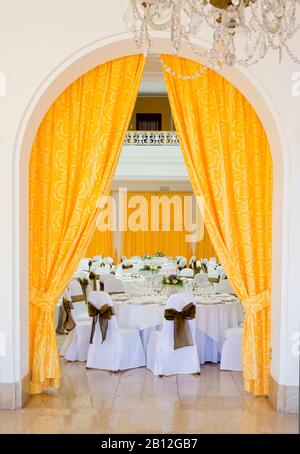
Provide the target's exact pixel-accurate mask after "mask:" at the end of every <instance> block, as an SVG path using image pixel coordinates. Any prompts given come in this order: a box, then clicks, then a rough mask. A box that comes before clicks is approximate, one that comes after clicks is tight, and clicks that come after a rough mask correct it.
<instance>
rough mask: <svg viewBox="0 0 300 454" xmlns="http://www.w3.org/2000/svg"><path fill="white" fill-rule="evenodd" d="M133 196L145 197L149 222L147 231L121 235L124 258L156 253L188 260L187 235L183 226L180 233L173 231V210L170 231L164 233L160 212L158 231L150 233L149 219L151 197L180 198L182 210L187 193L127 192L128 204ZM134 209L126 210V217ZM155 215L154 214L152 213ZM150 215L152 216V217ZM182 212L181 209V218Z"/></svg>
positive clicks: (189, 245)
mask: <svg viewBox="0 0 300 454" xmlns="http://www.w3.org/2000/svg"><path fill="white" fill-rule="evenodd" d="M135 196H143V197H145V199H146V201H147V205H148V220H149V230H139V231H136V232H134V231H131V230H127V231H125V232H123V234H122V254H123V255H125V256H126V257H130V256H133V255H144V254H150V255H151V254H155V253H157V252H163V253H164V254H166V255H170V256H176V255H183V256H184V257H187V258H189V257H190V256H191V254H192V250H191V243H189V242H187V241H186V234H187V233H188V232H187V231H186V230H185V228H184V226H183V229H182V230H181V231H176V230H175V229H174V214H175V212H174V209H173V208H171V210H170V227H171V229H170V231H164V230H163V227H162V221H163V217H162V212H161V210H160V216H159V220H158V223H159V230H158V231H151V225H150V219H151V197H153V196H157V197H161V196H166V197H168V199H171V198H172V197H174V196H178V197H180V199H181V201H182V208H183V207H184V202H183V199H184V197H185V196H191V194H189V193H174V192H172V193H165V192H164V193H160V192H137V193H134V192H129V193H128V203H130V200H132V198H133V197H135ZM134 210H135V208H132V209H131V208H128V211H127V217H128V218H129V217H130V214H131V213H132V212H134ZM154 213H155V212H154ZM154 213H152V216H154ZM183 215H184V211H183V209H182V216H183Z"/></svg>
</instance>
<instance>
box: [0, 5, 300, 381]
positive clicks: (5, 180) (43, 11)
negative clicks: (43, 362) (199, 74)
mask: <svg viewBox="0 0 300 454" xmlns="http://www.w3.org/2000/svg"><path fill="white" fill-rule="evenodd" d="M127 3H128V2H127V0H114V1H111V0H101V1H100V0H51V2H50V1H48V0H26V1H24V0H0V11H1V15H0V56H1V57H0V72H2V73H4V75H5V77H6V83H7V94H6V96H5V97H0V185H1V190H2V197H1V199H0V212H1V214H2V217H1V219H2V222H1V235H0V253H1V261H0V288H1V298H0V331H1V332H3V333H4V334H5V335H6V340H7V346H8V350H7V355H6V357H0V382H12V381H18V380H19V379H20V378H21V377H23V376H24V375H25V374H26V372H27V369H28V364H27V361H26V359H27V345H26V339H27V326H28V325H27V285H28V283H27V278H28V271H27V266H26V263H27V262H26V257H27V246H26V245H27V236H28V230H27V229H26V215H27V205H26V203H27V187H28V186H27V174H28V153H25V152H24V150H26V146H27V148H30V143H31V141H32V138H33V135H34V128H35V127H37V125H38V122H39V121H40V118H41V112H43V111H44V110H45V109H46V108H47V107H48V106H49V105H50V103H51V101H52V100H53V99H54V98H55V96H56V94H58V93H59V92H60V91H61V90H62V89H63V88H64V86H66V85H67V84H68V83H69V82H70V81H72V80H73V79H74V77H75V76H76V75H79V74H80V73H81V72H84V71H86V70H87V69H88V68H89V67H91V66H93V65H95V64H96V60H95V59H96V58H98V63H101V62H102V61H105V59H111V58H114V57H115V56H118V55H122V53H124V52H125V51H126V52H127V53H129V52H131V53H132V52H136V50H135V48H134V44H133V43H132V41H130V42H128V41H126V39H127V37H128V34H127V33H126V30H125V28H124V25H123V21H122V17H123V13H124V11H125V8H126V6H127ZM155 37H156V38H157V39H156V40H155V46H156V48H155V49H154V51H156V52H159V51H164V52H167V51H170V47H169V44H168V43H167V42H166V41H165V40H164V39H163V38H164V37H165V34H164V33H156V34H155ZM160 37H161V39H160ZM122 40H124V41H122ZM120 42H121V44H120ZM114 43H115V44H114ZM197 44H199V45H203V46H205V37H204V41H202V40H201V39H200V38H199V40H197ZM293 48H294V50H296V52H297V54H298V55H300V40H299V36H298V39H297V42H296V40H295V41H294V43H293ZM184 55H189V54H188V52H187V51H186V50H184ZM81 57H83V58H82V59H81ZM272 57H274V55H272ZM195 59H196V58H195ZM296 71H299V67H297V66H296V65H295V64H293V63H292V62H291V61H290V60H288V59H286V58H284V61H283V64H282V65H278V64H277V62H275V61H274V60H273V58H271V57H270V58H268V59H266V60H265V61H264V62H263V63H260V64H259V65H256V66H255V67H253V68H251V69H250V70H246V69H242V70H240V71H237V70H236V69H231V70H230V69H226V70H224V72H223V74H224V76H225V77H227V78H228V79H229V80H231V81H232V82H233V83H234V84H236V85H237V86H238V87H239V88H240V90H241V91H242V92H243V93H244V94H245V95H246V96H247V97H248V99H249V100H250V102H251V103H252V104H253V106H254V107H255V109H256V110H257V112H258V113H259V115H260V117H261V119H262V121H263V123H264V125H265V128H266V131H267V134H268V136H269V139H270V142H271V146H272V152H273V157H274V165H275V169H274V173H275V175H274V176H275V183H276V187H275V191H274V219H275V221H274V258H273V265H274V276H273V312H272V326H273V337H272V346H273V360H272V375H273V376H274V378H276V379H277V380H278V381H279V382H280V383H282V384H288V385H295V384H297V383H298V367H297V359H296V357H294V356H293V355H292V353H291V342H292V341H291V338H292V335H293V333H294V332H295V331H298V330H299V320H300V315H299V312H300V305H299V301H298V299H299V298H298V280H299V278H298V270H299V260H298V258H299V256H300V235H299V225H300V197H299V189H300V184H299V176H298V174H299V169H300V150H299V143H300V128H299V118H300V97H293V96H292V95H291V78H292V74H293V73H294V72H296ZM61 73H62V75H61V77H59V78H57V77H58V76H59V74H61ZM48 85H49V87H50V88H49V90H48V91H47V87H48ZM45 91H46V96H44V97H42V98H41V95H42V94H43V93H44V92H45ZM38 100H40V102H39V104H38V108H36V109H35V106H36V104H37V101H38ZM34 109H35V110H34ZM270 110H272V111H273V114H274V115H273V118H272V117H271V116H270ZM32 113H33V115H32ZM29 119H30V122H31V123H30V124H31V130H30V131H28V130H27V131H25V128H26V125H27V122H28V121H29ZM25 132H26V134H25ZM24 134H25V135H24ZM21 150H23V154H22V153H21ZM20 185H21V187H20ZM22 202H24V203H22ZM20 225H21V229H20ZM20 254H21V259H20Z"/></svg>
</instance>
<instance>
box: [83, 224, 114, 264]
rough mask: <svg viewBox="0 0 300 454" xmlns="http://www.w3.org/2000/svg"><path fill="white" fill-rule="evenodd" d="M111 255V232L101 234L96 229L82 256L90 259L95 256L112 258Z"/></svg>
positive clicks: (112, 252)
mask: <svg viewBox="0 0 300 454" xmlns="http://www.w3.org/2000/svg"><path fill="white" fill-rule="evenodd" d="M113 254H114V251H113V232H112V231H110V230H107V231H105V232H101V231H99V230H97V229H96V230H95V232H94V235H93V236H92V239H91V241H90V244H89V245H88V248H87V250H86V252H85V254H84V255H85V256H86V257H91V258H92V257H94V256H95V255H102V256H103V257H112V256H113Z"/></svg>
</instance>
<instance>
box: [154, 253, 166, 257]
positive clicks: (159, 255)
mask: <svg viewBox="0 0 300 454" xmlns="http://www.w3.org/2000/svg"><path fill="white" fill-rule="evenodd" d="M164 256H165V254H164V253H163V252H157V253H156V254H155V257H164Z"/></svg>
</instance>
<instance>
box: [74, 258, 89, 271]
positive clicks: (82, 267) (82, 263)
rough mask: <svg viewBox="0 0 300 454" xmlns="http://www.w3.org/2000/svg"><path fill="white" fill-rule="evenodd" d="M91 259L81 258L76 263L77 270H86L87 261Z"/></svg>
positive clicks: (87, 267) (87, 266)
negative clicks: (77, 263)
mask: <svg viewBox="0 0 300 454" xmlns="http://www.w3.org/2000/svg"><path fill="white" fill-rule="evenodd" d="M90 260H91V259H89V258H84V259H81V261H80V263H79V265H78V268H77V270H84V271H88V269H89V261H90Z"/></svg>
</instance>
